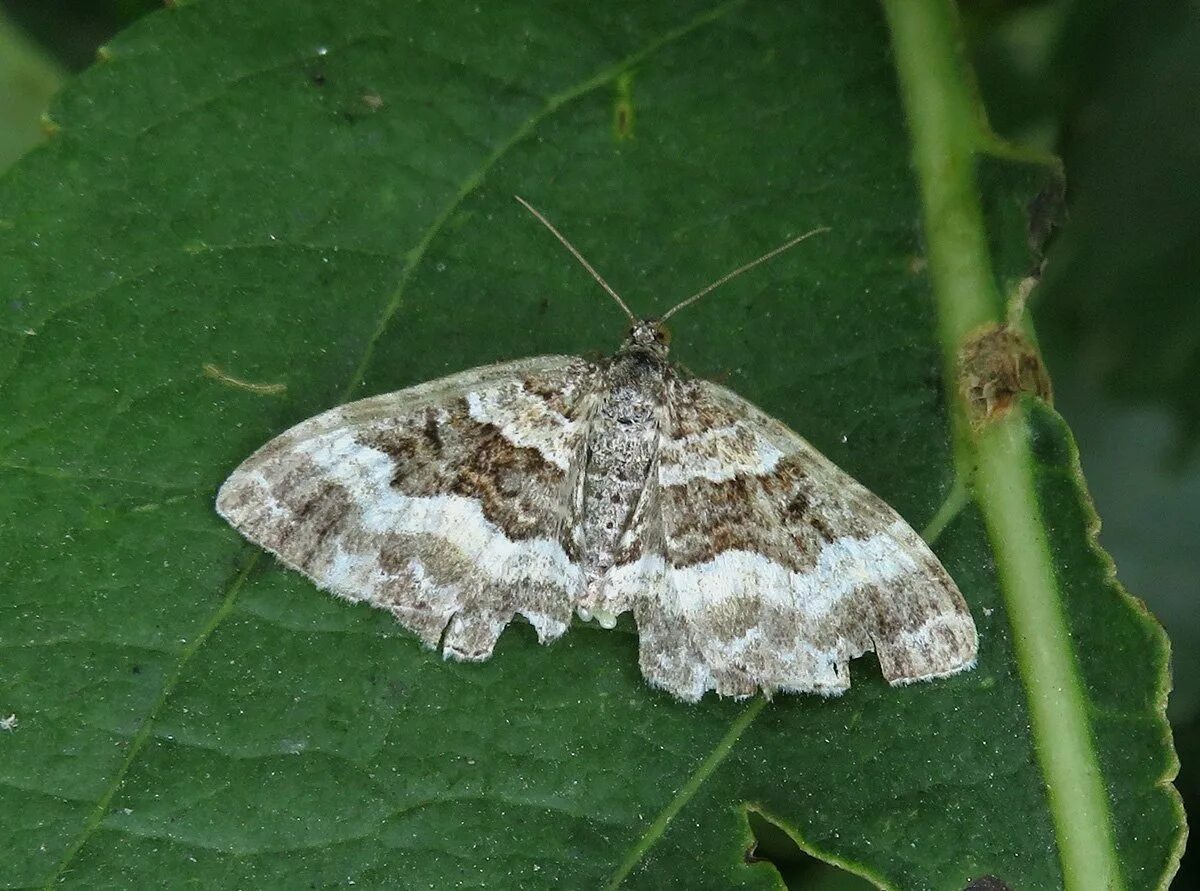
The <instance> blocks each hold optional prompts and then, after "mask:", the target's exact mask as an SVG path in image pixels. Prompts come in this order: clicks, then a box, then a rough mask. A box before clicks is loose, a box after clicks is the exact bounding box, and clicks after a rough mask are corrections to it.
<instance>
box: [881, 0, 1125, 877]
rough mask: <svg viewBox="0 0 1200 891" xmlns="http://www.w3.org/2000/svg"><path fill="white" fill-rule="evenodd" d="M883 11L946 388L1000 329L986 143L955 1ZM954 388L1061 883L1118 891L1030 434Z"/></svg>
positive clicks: (892, 5)
mask: <svg viewBox="0 0 1200 891" xmlns="http://www.w3.org/2000/svg"><path fill="white" fill-rule="evenodd" d="M882 3H883V8H884V12H885V14H886V16H887V20H888V25H889V27H890V29H891V35H892V47H893V50H894V54H895V62H896V69H897V73H898V76H899V80H900V89H901V93H902V96H903V101H904V107H905V113H906V115H907V117H908V124H909V129H910V132H911V137H912V144H913V165H914V167H915V169H916V174H917V178H918V180H919V185H920V189H921V199H922V204H923V211H924V224H925V237H926V242H927V246H928V252H929V258H928V259H929V270H930V275H931V277H932V280H933V290H934V296H935V299H936V301H937V309H938V327H939V335H940V337H941V341H942V347H943V359H944V361H945V364H946V369H947V372H948V373H947V380H951V381H955V380H957V371H958V369H957V364H958V351H959V348H960V347H961V345H962V344H963V342H964V341H965V339H966V338H967V337H968V336H969V335H970V334H971V333H972V332H973V331H974V330H975V329H977V328H979V327H980V326H981V325H985V324H989V323H992V324H1002V323H1003V322H1004V309H1003V300H1002V299H1001V296H1000V294H999V291H998V289H997V287H996V284H995V277H994V275H993V272H992V268H991V258H990V255H989V252H988V245H987V237H986V232H985V228H984V222H983V211H982V208H981V205H980V200H979V190H978V186H977V184H976V180H975V156H976V154H977V153H979V152H981V151H986V150H987V149H988V147H989V146H990V145H991V143H992V142H993V141H994V138H993V137H991V135H990V134H989V133H987V132H986V131H985V130H984V129H983V127H982V126H981V123H982V122H983V121H984V118H983V116H982V115H981V113H980V111H979V108H978V104H977V100H976V97H975V95H974V94H973V92H972V89H971V87H970V83H971V82H970V80H969V72H968V70H967V66H966V65H965V64H964V62H963V60H962V59H961V58H960V56H959V46H960V43H961V39H960V35H959V31H958V22H957V11H956V9H955V7H954V5H953V3H952V2H950V0H882ZM951 390H952V392H951V395H950V398H951V402H952V414H953V416H954V418H955V446H956V455H957V457H958V460H959V467H960V473H962V471H963V470H965V469H973V471H974V481H975V486H974V493H973V494H974V497H975V500H976V503H977V504H978V506H979V509H980V511H981V513H982V514H983V517H984V521H985V523H986V524H987V529H988V535H989V538H990V540H991V546H992V550H993V553H994V555H995V559H996V564H997V568H998V573H999V581H1000V588H1001V591H1002V594H1003V596H1004V602H1005V607H1006V613H1007V615H1008V619H1009V622H1010V625H1011V627H1012V634H1013V648H1014V651H1015V655H1016V659H1017V667H1018V670H1019V671H1020V674H1021V678H1022V681H1023V683H1024V686H1025V689H1026V693H1027V696H1028V701H1029V713H1030V725H1031V732H1032V735H1033V742H1034V747H1035V750H1036V752H1037V758H1038V762H1039V765H1040V768H1041V772H1042V776H1043V778H1044V780H1045V783H1046V793H1047V801H1048V804H1049V808H1050V814H1051V819H1052V820H1053V823H1054V828H1055V835H1056V838H1057V841H1058V849H1059V857H1060V862H1061V865H1062V873H1063V883H1064V887H1066V888H1067V889H1070V891H1075V889H1079V891H1100V889H1104V891H1116V889H1119V888H1120V887H1121V885H1122V879H1121V874H1120V869H1119V865H1118V859H1117V854H1116V847H1115V843H1114V839H1113V830H1112V814H1111V810H1110V806H1109V801H1108V797H1107V794H1106V792H1105V788H1104V783H1103V778H1102V774H1101V771H1100V765H1099V762H1098V760H1097V757H1096V751H1095V746H1094V743H1093V739H1092V733H1091V727H1090V724H1089V720H1088V713H1087V698H1086V695H1085V692H1084V688H1083V683H1082V679H1081V677H1080V673H1079V666H1078V664H1077V662H1076V659H1075V654H1074V650H1073V648H1072V644H1071V639H1070V634H1069V631H1068V629H1067V623H1066V618H1065V614H1064V605H1063V596H1062V591H1061V589H1060V586H1059V582H1058V579H1057V577H1056V575H1055V570H1054V563H1053V560H1052V557H1051V554H1050V550H1049V547H1048V545H1047V541H1046V535H1045V524H1044V520H1043V518H1042V515H1041V506H1040V504H1039V502H1038V494H1037V489H1036V483H1035V474H1034V460H1033V456H1032V453H1031V450H1030V443H1029V430H1028V427H1027V425H1026V422H1025V418H1024V415H1023V412H1022V410H1021V409H1020V408H1017V409H1015V410H1014V411H1012V412H1011V413H1010V414H1009V415H1008V416H1007V417H1006V418H1005V419H1004V420H1002V421H994V422H990V423H989V424H988V425H987V426H986V427H985V428H984V429H983V430H982V431H981V432H979V433H972V431H971V430H970V426H969V424H968V423H967V421H966V420H965V414H964V412H963V408H962V405H961V402H960V399H959V397H958V396H957V393H956V392H954V391H956V388H954V387H952V388H951ZM986 645H987V644H986V642H985V646H986Z"/></svg>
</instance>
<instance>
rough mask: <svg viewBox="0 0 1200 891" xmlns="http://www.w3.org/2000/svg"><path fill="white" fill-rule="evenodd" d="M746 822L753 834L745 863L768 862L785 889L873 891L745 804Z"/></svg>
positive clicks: (869, 883) (866, 882)
mask: <svg viewBox="0 0 1200 891" xmlns="http://www.w3.org/2000/svg"><path fill="white" fill-rule="evenodd" d="M746 822H747V823H749V824H750V832H751V834H752V835H753V836H754V841H753V842H752V843H751V844H750V846H749V847H748V848H747V849H746V855H745V856H746V863H749V864H753V863H764V862H765V863H770V864H771V865H772V866H774V867H775V869H776V870H777V871H778V872H779V875H780V878H782V879H783V883H784V884H785V885H786V886H787V887H788V888H797V889H798V888H804V889H814V891H815V889H828V891H874V889H875V887H876V886H875V885H874V883H872V882H869V881H867V880H866V879H864V878H862V876H859V875H855V874H854V873H852V872H849V871H848V870H845V869H841V868H839V867H838V866H835V865H834V864H832V863H828V862H826V861H824V860H821V859H820V858H819V857H815V856H813V855H812V854H811V853H809V852H808V851H806V850H804V849H803V848H801V847H800V845H799V844H798V843H797V842H796V840H795V838H793V836H792V834H791V833H789V832H788V831H787V830H786V829H784V828H783V827H782V826H780V825H779V824H777V823H775V822H774V821H773V820H771V819H770V818H769V817H767V816H766V815H765V814H763V813H762V812H761V811H759V810H756V809H755V808H753V807H748V808H747V809H746Z"/></svg>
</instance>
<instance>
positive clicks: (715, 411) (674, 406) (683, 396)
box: [664, 380, 738, 439]
mask: <svg viewBox="0 0 1200 891" xmlns="http://www.w3.org/2000/svg"><path fill="white" fill-rule="evenodd" d="M672 391H673V392H672V394H671V412H670V417H669V419H668V425H667V428H666V430H665V431H664V432H665V433H666V435H667V436H669V437H670V438H671V439H683V438H684V437H687V436H696V435H697V434H700V433H705V432H707V431H709V430H716V429H720V428H722V427H732V426H734V425H735V424H736V423H737V421H738V418H737V417H736V416H735V415H733V414H732V413H731V412H729V410H728V409H726V408H725V407H724V406H721V405H717V404H716V403H714V402H713V401H712V400H708V399H703V398H697V397H698V396H699V395H700V394H701V390H700V387H699V384H698V382H696V381H689V380H675V381H673V382H672Z"/></svg>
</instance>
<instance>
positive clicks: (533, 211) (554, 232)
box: [513, 195, 765, 325]
mask: <svg viewBox="0 0 1200 891" xmlns="http://www.w3.org/2000/svg"><path fill="white" fill-rule="evenodd" d="M513 197H514V198H516V199H517V200H518V201H520V202H521V206H522V207H524V208H525V209H526V210H527V211H529V212H530V213H531V214H533V215H534V216H535V217H537V219H538V222H540V223H541V224H542V225H543V226H545V227H546V228H547V229H549V230H550V233H551V234H552V235H553V236H554V237H555V238H557V239H558V240H559V241H561V242H562V244H563V247H565V248H566V249H567V250H569V251H570V252H571V256H573V257H574V258H575V259H576V260H578V261H579V262H580V263H581V264H582V265H583V268H584V269H586V270H587V271H588V272H590V273H591V274H592V278H594V279H595V280H596V281H598V282H599V283H600V287H602V288H603V289H604V290H606V291H608V293H609V296H611V297H612V299H613V300H615V301H617V306H619V307H621V309H623V310H624V311H625V315H627V316H629V321H630V322H632V323H633V324H635V325H636V324H637V316H635V315H634V314H633V313H632V312H630V310H629V307H628V306H626V305H625V301H624V300H622V299H621V295H620V294H618V293H617V292H616V291H614V290H613V289H612V287H611V286H610V285H609V283H608V282H606V281H605V280H604V279H602V278H601V277H600V273H598V272H597V271H596V270H595V269H593V268H592V264H591V263H589V262H588V261H587V260H585V259H583V254H581V253H579V251H577V250H575V245H573V244H571V242H569V241H567V239H566V236H564V235H563V234H562V233H561V232H559V231H558V230H557V229H555V228H554V224H553V223H551V222H550V221H549V220H548V219H546V218H545V217H544V216H542V215H541V213H539V212H538V210H537V209H536V208H535V207H534V206H533V205H532V204H530V203H529V202H528V201H526V200H525V199H524V198H522V197H521V196H520V195H513ZM764 259H765V258H764Z"/></svg>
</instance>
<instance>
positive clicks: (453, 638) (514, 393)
mask: <svg viewBox="0 0 1200 891" xmlns="http://www.w3.org/2000/svg"><path fill="white" fill-rule="evenodd" d="M594 373H595V368H594V366H593V365H591V364H590V363H588V362H585V361H584V360H583V359H578V358H574V357H569V356H542V357H538V358H533V359H524V360H520V361H517V362H508V363H502V364H498V365H489V366H486V367H483V368H477V369H473V370H471V371H465V372H462V373H460V374H455V375H451V376H450V377H445V378H441V379H440V380H436V381H431V382H429V383H426V384H422V385H420V386H416V387H412V388H410V389H407V390H400V391H398V392H395V393H388V394H385V395H382V396H374V397H372V398H369V399H363V400H361V401H358V402H351V403H348V404H346V405H342V406H339V407H338V408H335V409H332V410H330V411H327V412H325V413H324V414H321V415H318V416H316V417H314V418H310V419H309V420H307V421H304V422H303V423H301V424H298V425H297V426H295V427H293V428H292V429H290V430H288V431H287V432H286V433H283V434H281V435H280V436H278V437H276V438H275V439H273V440H271V441H270V442H268V443H267V444H266V445H265V446H263V447H262V448H261V449H259V450H258V451H257V452H255V453H254V454H253V455H252V456H251V457H250V458H248V459H247V460H246V461H245V462H244V463H243V464H242V465H241V466H240V467H239V468H238V469H237V470H236V471H234V473H233V475H232V476H230V477H229V479H228V480H227V481H226V482H225V484H224V485H223V486H222V487H221V491H220V493H219V495H218V497H217V510H218V512H219V513H220V514H221V516H223V517H224V518H225V519H226V520H228V521H229V522H230V523H231V524H232V525H233V526H234V527H235V528H237V530H238V531H239V532H241V533H242V534H243V535H245V536H246V537H247V538H248V539H250V540H251V541H253V542H254V543H255V544H258V545H260V546H262V547H263V548H266V549H267V550H268V551H270V552H271V553H273V554H275V556H277V557H278V558H279V559H280V560H281V561H283V562H284V563H286V564H287V565H288V566H290V567H292V568H294V569H298V570H300V571H301V572H303V573H304V574H305V575H307V576H308V577H309V578H311V579H312V580H313V581H314V582H316V583H317V585H319V586H320V587H322V588H326V589H328V590H330V591H332V592H333V593H335V594H337V595H339V596H341V597H344V598H346V599H347V600H353V601H360V600H361V601H367V602H369V603H371V604H372V605H374V606H377V607H380V608H382V609H387V610H389V611H391V612H392V613H394V614H395V616H396V618H397V619H399V621H400V622H401V623H402V624H403V625H404V626H405V627H407V628H409V629H410V630H412V631H413V632H415V633H416V634H417V635H419V636H420V638H421V640H423V641H424V642H425V643H426V644H428V645H429V646H431V647H436V646H437V645H438V642H439V640H440V641H442V643H443V652H444V654H445V655H447V656H453V657H456V658H459V659H486V658H487V657H488V656H490V655H491V652H492V648H493V647H494V646H495V643H496V640H497V638H498V637H499V635H500V632H501V631H502V630H503V629H504V627H505V626H506V625H507V624H508V622H509V621H510V620H511V619H512V618H513V616H514V614H516V613H520V614H521V615H523V616H525V617H526V618H527V619H528V620H529V621H530V622H531V623H532V624H533V626H534V628H535V629H536V630H537V634H538V638H539V640H541V641H542V642H543V643H544V642H547V641H549V640H553V639H554V638H556V637H558V636H559V635H561V634H562V633H563V632H564V631H565V630H566V627H567V624H568V622H569V621H570V617H571V610H572V607H573V603H574V601H575V599H576V598H577V596H578V593H579V586H580V585H581V584H582V573H581V570H580V568H579V566H578V564H577V557H576V553H575V550H574V546H573V544H572V542H571V540H570V534H569V533H570V530H571V524H570V522H569V520H570V518H569V516H568V512H569V505H570V493H571V492H572V490H573V489H574V488H575V483H576V479H577V476H578V474H579V473H580V472H581V468H582V461H581V454H580V453H581V452H582V450H583V446H584V440H585V438H586V429H587V414H588V412H589V410H590V409H589V397H590V393H591V386H592V382H593V376H594Z"/></svg>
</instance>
